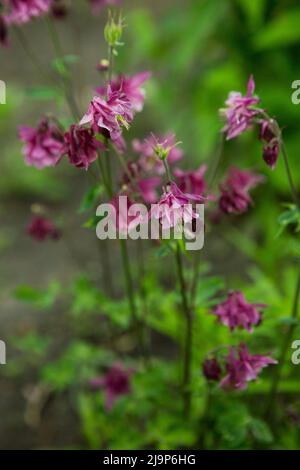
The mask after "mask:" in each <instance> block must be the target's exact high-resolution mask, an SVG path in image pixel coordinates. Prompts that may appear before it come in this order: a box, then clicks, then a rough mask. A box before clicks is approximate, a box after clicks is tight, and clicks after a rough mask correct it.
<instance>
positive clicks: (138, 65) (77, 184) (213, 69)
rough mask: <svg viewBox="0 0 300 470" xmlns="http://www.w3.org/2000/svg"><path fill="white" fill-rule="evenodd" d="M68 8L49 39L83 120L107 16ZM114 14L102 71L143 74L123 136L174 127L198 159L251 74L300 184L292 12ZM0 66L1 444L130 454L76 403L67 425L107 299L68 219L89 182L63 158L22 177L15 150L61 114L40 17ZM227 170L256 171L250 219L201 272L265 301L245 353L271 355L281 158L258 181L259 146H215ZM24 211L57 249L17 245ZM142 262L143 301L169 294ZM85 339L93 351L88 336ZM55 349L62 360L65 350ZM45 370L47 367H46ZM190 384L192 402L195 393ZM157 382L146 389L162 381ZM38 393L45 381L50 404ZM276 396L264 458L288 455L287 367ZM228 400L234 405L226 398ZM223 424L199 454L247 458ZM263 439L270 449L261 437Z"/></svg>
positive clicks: (275, 335)
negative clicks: (256, 350) (118, 40)
mask: <svg viewBox="0 0 300 470" xmlns="http://www.w3.org/2000/svg"><path fill="white" fill-rule="evenodd" d="M72 3H73V5H72V8H71V9H70V13H69V15H68V16H67V18H66V19H64V20H61V21H58V22H57V29H58V32H59V35H60V38H61V42H62V45H63V49H64V52H65V53H66V54H70V55H75V56H78V57H79V60H78V61H77V62H74V64H73V65H72V70H73V74H72V81H73V84H74V90H75V92H76V95H77V97H78V100H79V103H80V108H81V111H82V113H83V112H85V110H86V107H87V103H88V102H89V99H90V98H91V96H92V94H93V89H94V87H95V86H97V85H99V83H100V81H101V77H100V75H99V72H97V70H96V64H97V63H98V61H99V60H100V59H101V58H103V57H105V56H106V46H105V44H104V40H103V27H104V24H105V22H106V12H105V11H103V12H102V13H100V15H99V16H95V15H91V11H90V8H89V6H88V5H87V2H85V1H84V0H82V1H76V2H75V1H73V2H72ZM123 13H124V15H125V17H126V25H127V27H126V30H125V35H124V42H125V46H124V47H123V48H121V49H120V53H119V57H118V59H117V61H116V69H117V70H118V71H120V72H123V73H128V74H132V73H135V72H138V71H140V70H150V71H151V72H152V78H151V80H150V82H149V84H148V85H147V99H146V104H145V108H144V111H143V112H142V113H141V114H139V115H138V116H137V117H136V119H135V122H134V126H133V127H132V129H131V130H130V131H129V134H128V140H130V138H131V137H133V136H134V137H136V136H138V137H140V138H143V137H144V136H146V135H147V134H148V133H149V132H150V131H153V132H157V133H159V134H162V133H164V132H167V131H169V130H172V131H174V132H176V135H177V139H178V140H180V141H182V142H183V143H182V147H183V149H184V151H185V154H186V157H185V160H184V162H183V166H184V167H186V168H197V167H198V166H199V165H200V164H201V162H205V161H206V162H208V163H209V162H210V159H212V158H213V156H214V154H215V152H216V148H217V144H218V136H219V131H220V128H221V122H220V118H219V115H218V109H219V108H220V107H222V105H223V103H224V100H225V99H226V97H227V94H228V92H229V91H230V90H241V91H245V88H246V83H247V80H248V77H249V75H250V74H251V73H253V75H254V77H255V81H256V92H257V94H259V96H260V97H261V98H262V101H263V106H264V107H265V108H266V109H268V111H269V113H270V114H271V115H273V116H275V117H276V118H277V119H278V121H279V123H280V125H281V126H282V127H283V129H284V137H285V140H286V145H287V149H288V153H289V156H290V163H291V167H292V171H293V176H294V179H295V181H296V183H297V185H299V183H300V176H299V171H298V169H299V164H298V160H299V128H300V107H299V106H297V105H293V104H292V102H291V94H292V89H291V84H292V82H293V81H294V80H296V79H298V78H300V77H299V63H300V62H299V60H300V29H299V22H300V5H299V2H298V1H297V0H281V1H280V0H278V1H276V0H207V1H205V0H163V1H158V0H151V1H147V0H127V1H125V0H124V2H123ZM28 52H29V54H30V53H33V54H34V55H35V56H36V57H38V58H39V62H40V65H41V66H42V67H43V69H44V70H45V71H46V77H44V76H43V75H41V74H40V73H39V70H38V69H37V67H36V64H33V63H32V61H31V60H30V59H29V58H28ZM0 55H1V72H0V78H1V79H2V80H4V81H5V82H6V84H7V104H6V105H1V106H0V138H1V161H0V195H1V202H0V217H1V225H0V255H1V263H0V301H1V310H0V338H1V339H2V340H4V341H5V342H6V344H7V362H8V363H7V365H6V366H0V415H1V420H0V447H1V448H2V449H16V448H46V447H47V448H57V447H59V448H62V447H71V448H77V447H83V448H91V447H92V448H93V447H97V445H100V446H103V447H104V446H108V447H115V448H117V447H123V448H130V446H132V447H133V448H134V447H135V446H136V447H138V446H143V444H142V443H140V442H139V441H138V439H137V436H134V435H133V436H132V435H130V436H129V437H128V441H126V436H125V435H124V429H126V423H123V425H121V424H120V428H119V429H118V428H116V430H115V432H113V431H111V434H110V435H109V436H108V435H107V436H105V439H104V440H103V442H102V443H101V444H99V439H98V435H97V432H100V434H101V423H100V431H99V430H98V431H97V432H96V431H95V430H94V428H95V426H96V425H95V423H94V422H93V418H92V417H91V416H90V415H91V414H93V412H92V408H89V407H88V401H84V400H82V401H81V405H80V413H79V414H80V416H81V418H82V416H84V420H83V422H84V425H82V420H80V419H79V417H78V405H77V401H76V400H77V399H76V398H75V395H76V387H78V386H79V385H78V383H77V381H76V378H78V376H80V374H81V373H82V374H83V375H84V374H85V372H86V371H85V369H86V368H87V367H88V366H87V364H88V363H89V361H90V357H91V355H92V350H90V349H89V348H87V347H85V344H86V343H87V342H89V343H90V344H92V345H93V347H96V346H97V344H98V343H97V341H100V343H101V341H102V340H103V342H104V343H105V339H106V333H107V331H106V325H105V323H103V322H102V320H101V317H100V318H99V317H98V316H97V315H95V314H94V313H93V312H94V311H95V310H97V309H98V306H99V304H101V297H100V299H99V295H100V294H95V292H94V291H93V289H92V288H91V283H95V284H96V285H97V286H99V288H100V289H101V290H102V288H103V289H104V288H107V289H110V288H111V285H110V281H109V280H108V279H107V276H106V275H105V272H104V274H103V269H102V266H101V264H103V263H104V261H103V258H101V253H100V257H99V256H98V255H99V246H98V242H97V240H96V237H95V233H94V231H93V230H91V231H88V230H87V229H86V228H84V227H83V224H84V221H85V219H86V215H84V214H79V213H78V207H79V205H80V201H81V198H82V196H83V194H84V192H85V190H86V189H87V187H88V181H87V178H86V177H85V176H84V175H83V174H82V172H78V170H76V169H74V168H73V167H70V165H68V163H67V161H64V162H63V163H62V164H61V165H59V166H58V167H57V168H54V169H46V170H43V171H37V170H36V169H34V168H30V167H26V166H25V165H24V162H23V156H22V154H21V144H20V142H19V141H18V139H17V127H18V125H20V124H28V125H34V124H35V123H36V122H37V121H38V119H39V117H40V115H41V114H44V113H45V112H47V113H48V112H53V113H56V114H57V107H58V108H59V115H60V118H61V119H64V118H66V116H67V113H68V111H67V109H66V108H65V106H64V104H63V103H62V102H61V103H57V101H56V100H55V99H54V94H53V85H52V83H51V80H50V79H49V77H48V75H49V74H51V73H52V69H53V67H52V63H53V58H54V53H53V49H52V46H51V43H50V41H49V37H48V34H47V30H46V27H45V24H44V22H43V20H42V19H41V20H38V21H34V22H31V23H30V24H28V25H25V26H24V27H23V28H22V35H20V33H19V32H18V31H12V33H11V36H10V46H9V47H8V48H7V49H3V48H2V49H1V51H0ZM231 164H234V165H238V166H240V167H242V168H252V169H255V170H256V171H257V172H259V173H261V174H263V175H265V178H266V179H265V183H264V184H263V185H262V186H261V187H259V188H258V189H257V190H256V191H255V196H254V205H253V207H252V208H251V210H250V211H249V213H247V214H246V215H245V216H241V217H237V218H233V219H229V220H225V221H223V222H222V223H220V224H219V225H218V226H217V227H215V228H214V229H211V230H209V231H208V233H207V234H206V242H205V248H204V250H203V252H202V253H201V256H202V257H203V265H204V266H205V269H209V270H210V273H212V275H213V276H215V277H214V278H213V279H214V281H213V282H219V281H218V279H219V277H222V279H223V281H222V282H223V283H224V285H225V287H228V288H232V287H235V288H238V287H240V288H242V289H243V290H244V291H245V292H246V294H247V295H248V296H250V298H253V299H257V300H258V301H263V302H264V303H266V304H268V305H269V309H268V314H267V318H266V319H265V321H264V323H263V325H262V326H261V327H260V329H259V332H258V334H257V335H256V338H255V339H253V344H254V345H255V346H258V347H260V348H262V349H263V350H264V351H268V350H270V351H272V352H274V353H275V355H276V352H278V348H279V346H280V339H281V334H282V332H284V328H285V327H286V325H287V323H288V320H287V317H288V316H289V314H290V309H291V304H292V296H293V288H294V287H293V285H294V283H295V278H296V274H295V273H296V270H297V266H296V261H294V254H297V252H298V248H299V243H298V241H297V238H295V236H294V234H293V233H292V232H289V230H287V231H285V232H284V233H283V234H282V235H281V236H279V237H278V236H276V235H277V232H278V229H279V225H278V223H277V219H278V216H279V215H280V213H281V212H282V210H283V207H282V203H283V202H289V201H290V199H291V198H290V194H289V189H288V184H287V179H286V175H285V172H284V166H283V161H282V160H281V159H280V160H279V162H278V165H277V167H276V170H274V171H273V172H272V171H271V170H269V169H268V167H267V166H266V165H265V164H264V162H263V161H262V158H261V144H260V143H259V142H258V139H257V136H255V135H253V133H247V134H245V135H244V136H242V137H241V138H239V139H236V140H234V141H232V142H229V143H228V144H226V146H225V149H224V154H223V158H222V163H221V168H220V170H219V173H220V174H221V175H222V173H223V172H224V171H225V170H226V168H227V167H228V166H229V165H231ZM35 204H41V205H43V206H44V207H46V208H47V213H48V214H49V215H50V216H51V217H52V218H54V219H55V220H56V221H57V222H58V223H59V224H61V225H62V226H64V227H67V228H65V229H64V233H63V237H62V238H61V240H59V241H58V242H51V241H49V242H46V243H44V244H37V243H34V241H32V240H31V239H30V238H29V237H28V236H27V235H26V226H27V224H28V221H29V220H30V217H31V211H32V206H33V205H35ZM131 255H132V257H133V259H135V257H136V256H138V253H137V252H136V251H135V247H134V245H133V246H132V247H131ZM146 256H147V253H146ZM118 259H119V258H118V256H113V259H112V267H111V269H112V277H113V279H114V286H113V289H114V291H115V293H116V297H117V298H118V296H120V292H122V279H121V274H120V270H121V268H120V265H119V261H118ZM146 260H147V261H146V273H148V275H149V276H148V277H147V276H146V277H147V282H148V285H149V286H150V287H149V289H150V290H151V292H152V294H153V296H154V300H153V302H154V305H157V304H159V303H160V302H161V299H162V295H164V294H163V288H165V289H166V291H170V290H172V287H171V286H172V284H173V282H174V274H173V271H174V270H173V267H172V262H171V260H168V258H166V260H165V259H164V258H163V259H161V258H159V257H155V258H154V257H153V256H152V255H149V256H148V258H146ZM153 267H155V268H156V269H158V272H159V280H158V281H157V280H156V283H155V281H153V279H152V277H151V269H152V268H153ZM203 269H204V268H203ZM87 273H89V274H88V275H87ZM135 274H136V275H137V274H138V273H135ZM151 282H152V284H151ZM93 285H94V284H93ZM162 286H163V287H162ZM207 288H208V289H209V288H212V289H213V288H214V287H211V286H208V287H207ZM97 296H98V297H97ZM166 298H167V296H166ZM70 299H71V300H70ZM122 302H123V301H122V300H121V298H120V301H119V302H116V305H115V306H114V308H111V310H112V312H113V314H114V315H115V316H116V317H118V315H120V312H122V309H124V305H123V304H122ZM155 302H156V303H155ZM166 302H167V300H166ZM123 303H124V302H123ZM164 308H166V309H167V306H165V307H164ZM91 312H92V313H91ZM82 318H84V322H83V321H82ZM117 321H119V322H120V324H121V323H122V321H121V320H117ZM163 328H164V327H163V326H162V328H161V329H162V331H161V333H160V334H157V333H153V338H152V342H153V349H154V352H155V355H156V356H157V357H162V358H166V359H168V358H174V357H176V354H177V348H176V346H175V345H174V342H173V341H172V339H170V337H167V336H168V335H167V336H166V337H165V336H164V333H165V332H164V331H163ZM95 332H97V335H98V334H99V338H100V339H99V338H98V339H95V336H96V337H97V335H96V333H95ZM222 335H223V329H222V328H221V327H219V328H218V329H216V326H215V323H214V321H213V320H212V319H211V318H206V317H203V319H202V331H200V332H199V337H198V339H197V348H198V351H199V355H200V356H201V354H202V356H203V354H205V351H207V350H208V349H209V348H210V347H212V346H216V345H218V344H220V343H221V342H222V340H223V336H222ZM298 337H300V331H299V334H298ZM295 338H297V330H296V331H295ZM68 345H70V347H71V348H72V349H69V350H68V352H67V353H66V352H65V351H66V349H67V346H68ZM118 348H119V351H121V352H122V354H125V355H126V354H127V353H130V341H129V340H128V339H127V338H126V337H125V338H122V339H120V341H119V343H118V345H117V349H118ZM57 360H60V363H59V367H56V368H53V369H51V364H52V363H53V362H55V361H57ZM166 369H167V368H164V367H162V368H161V370H160V372H157V373H158V374H159V373H161V374H162V376H165V374H166ZM86 375H87V376H88V374H86ZM200 375H201V365H200V362H199V377H200ZM266 376H267V378H266V380H265V381H264V380H262V381H261V382H260V384H258V385H254V386H253V387H252V388H251V390H252V391H251V392H249V393H250V399H249V400H248V406H249V407H250V409H251V407H252V408H255V407H256V406H258V405H257V403H258V402H261V401H264V400H265V399H266V396H267V395H266V391H267V390H268V384H269V382H268V373H267V374H266ZM153 380H154V379H153ZM201 380H202V379H200V378H199V400H200V401H201V399H202V398H201V393H202V392H201V391H202V390H203V386H204V385H203V383H202V382H201ZM155 381H156V384H157V386H158V383H159V381H160V377H159V376H158V377H157V378H156V379H155ZM45 383H46V384H49V383H50V384H51V387H50V388H51V393H49V385H45ZM65 384H67V385H70V386H68V387H67V386H65ZM144 386H145V387H147V386H149V387H152V386H153V384H152V383H149V385H147V384H145V385H144ZM281 387H282V388H281V391H280V393H281V395H280V400H281V401H280V403H281V404H282V415H281V422H280V428H281V430H282V436H281V438H280V441H278V442H277V444H276V446H277V447H279V448H298V447H299V444H300V442H299V428H298V426H299V420H300V418H298V416H300V415H299V414H298V413H299V410H300V402H299V388H300V387H299V371H298V368H297V367H295V366H293V367H291V366H290V365H287V369H286V377H285V380H284V381H283V383H282V385H281ZM53 388H54V389H55V393H52V390H53ZM251 394H252V398H251ZM258 399H259V400H258ZM227 400H228V402H230V401H231V400H233V402H234V398H230V397H228V399H227ZM236 406H238V405H236ZM225 408H226V407H225ZM225 408H224V409H225ZM237 409H238V408H237ZM238 410H239V411H238V412H239V413H242V411H241V410H240V409H238ZM223 411H224V410H223ZM225 411H226V410H225ZM225 411H224V414H225V415H226V412H225ZM94 414H96V411H95V413H94ZM227 415H228V416H227ZM227 415H226V416H227V421H226V419H224V420H223V422H222V423H221V424H220V429H219V431H218V432H219V433H220V435H221V436H222V438H220V439H221V440H220V439H219V441H218V443H217V444H216V443H215V442H214V441H213V439H212V443H211V446H212V447H213V446H220V447H222V448H224V447H225V448H239V447H243V445H245V446H246V447H247V446H249V443H248V444H247V443H246V444H244V443H243V442H239V439H238V436H240V434H241V429H240V428H239V427H238V426H237V424H236V423H237V421H239V420H237V419H236V417H232V416H230V413H229V412H228V413H227ZM291 416H292V418H291ZM116 419H117V418H116ZM153 419H154V418H153ZM241 421H242V420H241ZM103 426H105V422H102V427H103ZM122 426H123V427H122ZM170 428H171V429H172V432H173V434H176V433H175V431H174V428H176V424H175V423H172V422H170V423H169V422H168V420H167V419H166V420H165V421H164V422H161V423H160V422H159V421H158V419H156V421H155V423H154V424H153V429H151V433H152V434H151V436H152V439H153V440H152V441H151V439H150V441H149V442H150V443H151V442H153V443H154V444H153V445H155V446H157V447H160V448H168V447H172V446H173V447H176V445H179V444H178V442H176V439H177V438H178V436H173V441H172V440H168V438H167V437H166V436H167V435H169V434H170V432H171V431H170ZM178 429H179V430H178V432H184V431H183V430H181V431H180V427H179V428H178ZM93 430H94V431H93ZM222 432H223V434H222ZM234 432H235V434H234ZM263 432H265V433H267V431H266V430H263V431H262V433H263ZM125 434H126V433H125ZM228 435H229V437H228ZM95 436H96V437H95ZM224 436H225V437H224ZM226 436H227V437H226ZM188 438H189V436H187V438H186V439H187V442H189V440H188ZM264 438H265V440H266V441H267V442H271V441H270V439H269V441H268V436H267V437H266V435H264ZM170 439H171V438H170ZM222 439H223V440H222ZM226 439H227V440H226ZM179 443H180V439H179ZM252 445H253V446H254V447H259V445H260V444H257V443H254V444H252ZM270 445H272V444H270Z"/></svg>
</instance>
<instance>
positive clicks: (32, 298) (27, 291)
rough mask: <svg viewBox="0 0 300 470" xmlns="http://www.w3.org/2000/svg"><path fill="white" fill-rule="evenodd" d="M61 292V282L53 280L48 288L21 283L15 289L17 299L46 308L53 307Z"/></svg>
mask: <svg viewBox="0 0 300 470" xmlns="http://www.w3.org/2000/svg"><path fill="white" fill-rule="evenodd" d="M59 293H60V284H59V283H58V282H56V281H53V282H51V283H50V284H49V286H48V289H45V290H39V289H35V288H34V287H31V286H29V285H25V284H24V285H21V286H19V287H17V288H16V289H15V290H14V293H13V294H14V297H15V299H17V300H21V301H23V302H28V303H31V304H33V305H35V306H36V307H37V308H41V309H46V308H49V307H51V306H52V305H53V304H54V302H55V301H56V299H57V297H58V294H59Z"/></svg>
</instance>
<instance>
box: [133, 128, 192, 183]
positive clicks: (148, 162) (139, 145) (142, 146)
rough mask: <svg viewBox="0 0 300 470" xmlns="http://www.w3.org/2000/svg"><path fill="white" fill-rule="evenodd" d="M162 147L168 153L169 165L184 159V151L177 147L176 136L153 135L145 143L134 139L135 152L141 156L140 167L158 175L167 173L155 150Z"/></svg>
mask: <svg viewBox="0 0 300 470" xmlns="http://www.w3.org/2000/svg"><path fill="white" fill-rule="evenodd" d="M157 146H161V147H162V148H163V149H164V150H165V151H167V156H166V158H167V161H168V163H169V165H172V164H173V163H175V162H177V161H178V160H180V159H181V158H182V157H183V151H182V150H181V149H180V148H178V147H177V146H176V138H175V135H174V134H167V135H165V136H163V137H156V136H155V135H153V134H151V135H150V136H149V137H148V138H147V139H145V140H144V141H140V140H138V139H134V140H133V141H132V147H133V150H134V151H135V152H136V153H137V154H139V155H140V157H139V165H140V167H141V168H142V169H143V170H144V171H146V172H149V171H155V172H156V173H157V174H159V175H162V174H164V172H165V169H164V164H163V162H162V161H161V160H160V159H159V157H158V155H157V153H156V152H155V148H156V147H157Z"/></svg>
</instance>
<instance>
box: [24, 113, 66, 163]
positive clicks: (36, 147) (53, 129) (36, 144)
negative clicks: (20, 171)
mask: <svg viewBox="0 0 300 470" xmlns="http://www.w3.org/2000/svg"><path fill="white" fill-rule="evenodd" d="M19 138H20V140H21V141H22V142H24V143H25V146H24V148H23V153H24V155H25V162H26V164H27V165H30V166H35V167H36V168H38V169H42V168H45V167H48V166H55V165H57V163H58V162H59V161H60V159H61V157H62V155H63V153H64V136H63V132H62V130H61V128H60V127H59V126H58V125H57V123H56V122H54V121H52V120H51V119H49V118H44V119H42V120H41V121H40V123H39V124H38V126H37V127H36V128H34V127H28V126H21V127H20V128H19Z"/></svg>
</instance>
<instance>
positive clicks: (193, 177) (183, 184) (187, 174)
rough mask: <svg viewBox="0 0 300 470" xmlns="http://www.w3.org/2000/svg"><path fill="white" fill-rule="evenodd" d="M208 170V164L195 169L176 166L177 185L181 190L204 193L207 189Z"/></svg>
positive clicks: (174, 171)
mask: <svg viewBox="0 0 300 470" xmlns="http://www.w3.org/2000/svg"><path fill="white" fill-rule="evenodd" d="M206 170H207V166H206V165H201V166H200V167H199V168H198V169H197V170H194V171H183V170H181V169H179V168H175V169H174V170H173V173H174V175H175V176H176V180H177V185H178V187H179V189H181V191H183V192H186V191H187V192H189V193H192V194H200V195H202V194H203V193H204V192H205V189H206V184H205V180H204V174H205V172H206Z"/></svg>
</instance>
